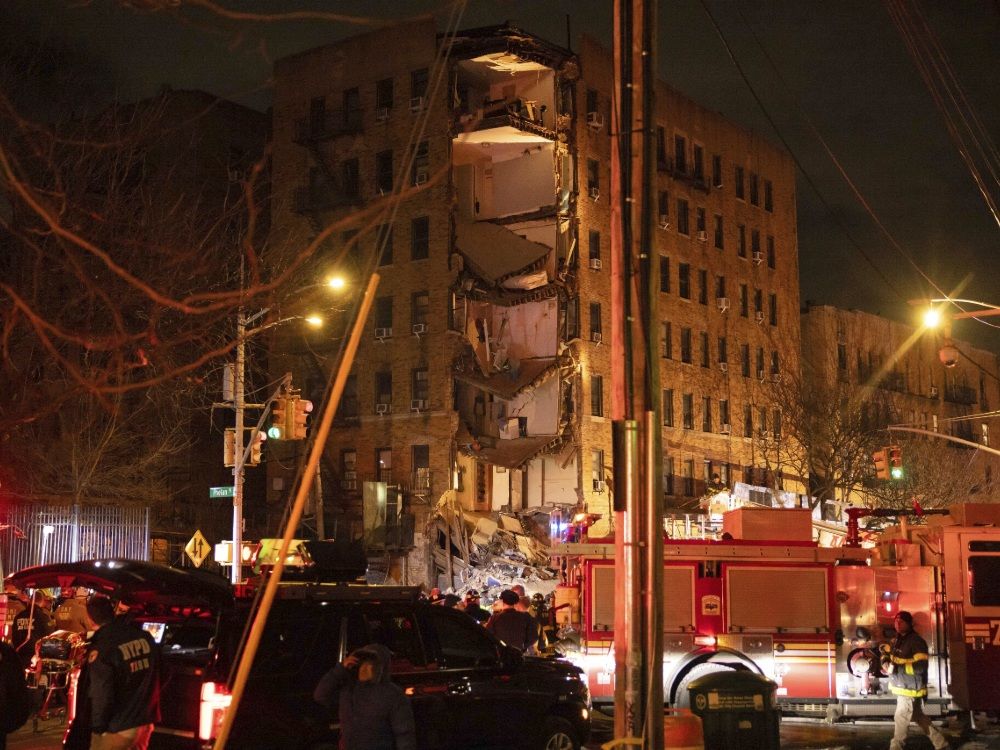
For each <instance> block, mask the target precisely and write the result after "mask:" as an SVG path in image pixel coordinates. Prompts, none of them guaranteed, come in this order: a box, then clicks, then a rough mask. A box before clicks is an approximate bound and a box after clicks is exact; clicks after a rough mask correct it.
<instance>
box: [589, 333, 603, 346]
mask: <svg viewBox="0 0 1000 750" xmlns="http://www.w3.org/2000/svg"><path fill="white" fill-rule="evenodd" d="M602 339H603V337H602V336H601V332H600V331H591V332H590V340H591V341H593V342H594V343H595V344H600V343H601V341H602Z"/></svg>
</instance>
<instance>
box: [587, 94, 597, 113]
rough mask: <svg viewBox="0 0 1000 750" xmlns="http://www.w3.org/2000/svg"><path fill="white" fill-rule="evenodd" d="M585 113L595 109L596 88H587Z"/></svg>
mask: <svg viewBox="0 0 1000 750" xmlns="http://www.w3.org/2000/svg"><path fill="white" fill-rule="evenodd" d="M586 103H587V114H588V115H589V114H590V113H591V112H596V111H597V90H596V89H587V99H586Z"/></svg>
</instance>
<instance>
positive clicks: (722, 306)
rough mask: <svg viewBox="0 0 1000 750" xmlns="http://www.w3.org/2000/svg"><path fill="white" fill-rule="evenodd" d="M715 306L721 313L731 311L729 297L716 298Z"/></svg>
mask: <svg viewBox="0 0 1000 750" xmlns="http://www.w3.org/2000/svg"><path fill="white" fill-rule="evenodd" d="M715 304H716V305H717V306H718V308H719V312H725V311H726V310H728V309H729V297H716V298H715Z"/></svg>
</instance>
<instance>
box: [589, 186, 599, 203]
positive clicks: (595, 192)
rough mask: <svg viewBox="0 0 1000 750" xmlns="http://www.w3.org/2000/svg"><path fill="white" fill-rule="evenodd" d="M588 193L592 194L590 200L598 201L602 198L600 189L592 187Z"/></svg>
mask: <svg viewBox="0 0 1000 750" xmlns="http://www.w3.org/2000/svg"><path fill="white" fill-rule="evenodd" d="M588 192H589V194H590V199H591V200H595V201H596V200H597V199H598V198H600V197H601V189H600V188H598V187H592V188H590V190H589V191H588Z"/></svg>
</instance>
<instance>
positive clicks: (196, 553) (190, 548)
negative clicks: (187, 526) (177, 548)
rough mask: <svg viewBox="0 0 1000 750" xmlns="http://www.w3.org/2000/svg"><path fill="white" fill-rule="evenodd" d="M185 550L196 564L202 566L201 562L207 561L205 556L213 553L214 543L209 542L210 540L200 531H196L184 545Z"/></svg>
mask: <svg viewBox="0 0 1000 750" xmlns="http://www.w3.org/2000/svg"><path fill="white" fill-rule="evenodd" d="M184 552H185V553H187V556H188V557H189V558H191V562H193V563H194V566H195V567H196V568H200V567H201V564H202V563H203V562H205V558H206V557H208V556H209V555H210V554H211V553H212V545H210V544H209V543H208V540H207V539H206V538H205V537H204V536H203V535H202V533H201V532H200V531H196V532H194V536H192V537H191V539H190V541H188V543H187V544H186V545H185V546H184Z"/></svg>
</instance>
